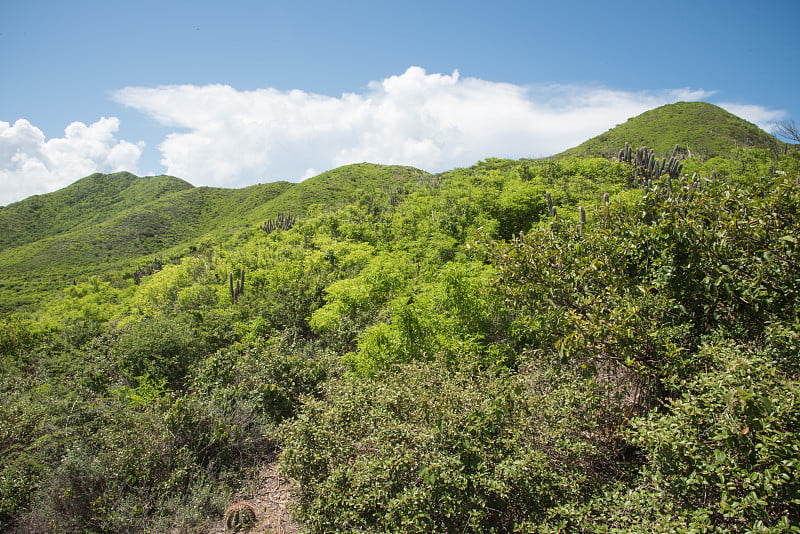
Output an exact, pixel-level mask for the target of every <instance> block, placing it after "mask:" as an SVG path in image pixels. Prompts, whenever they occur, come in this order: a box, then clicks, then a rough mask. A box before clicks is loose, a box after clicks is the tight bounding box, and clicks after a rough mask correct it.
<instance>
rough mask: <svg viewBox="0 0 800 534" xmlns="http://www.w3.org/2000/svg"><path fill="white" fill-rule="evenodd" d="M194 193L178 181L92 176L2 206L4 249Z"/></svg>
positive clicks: (1, 244) (0, 219) (0, 234)
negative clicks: (162, 199)
mask: <svg viewBox="0 0 800 534" xmlns="http://www.w3.org/2000/svg"><path fill="white" fill-rule="evenodd" d="M191 188H192V185H191V184H189V183H188V182H185V181H183V180H181V179H179V178H175V177H172V176H154V177H147V178H140V177H137V176H134V175H133V174H130V173H127V172H118V173H115V174H99V173H98V174H92V175H91V176H87V177H86V178H83V179H81V180H78V181H77V182H75V183H74V184H72V185H70V186H67V187H65V188H64V189H60V190H58V191H55V192H53V193H48V194H46V195H34V196H32V197H29V198H26V199H25V200H22V201H20V202H15V203H13V204H9V205H8V206H4V207H0V250H3V249H6V248H8V247H10V246H14V245H21V244H25V243H31V242H34V241H37V240H39V239H44V238H47V237H52V236H56V235H59V234H61V233H63V232H71V231H74V230H75V229H76V228H81V227H87V226H92V225H96V224H98V223H102V222H104V221H105V220H107V219H109V218H111V217H114V216H115V215H116V214H118V213H119V212H120V211H123V210H126V209H131V208H134V207H136V206H140V205H142V204H144V203H148V202H152V201H153V200H155V199H157V198H160V197H163V196H165V195H169V194H171V193H175V192H177V191H184V190H186V189H191Z"/></svg>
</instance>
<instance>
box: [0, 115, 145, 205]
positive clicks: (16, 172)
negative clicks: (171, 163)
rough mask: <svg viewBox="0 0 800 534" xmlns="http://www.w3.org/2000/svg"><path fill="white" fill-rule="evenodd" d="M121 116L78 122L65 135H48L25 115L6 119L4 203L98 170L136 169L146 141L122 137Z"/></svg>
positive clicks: (0, 194) (1, 177) (0, 169)
mask: <svg viewBox="0 0 800 534" xmlns="http://www.w3.org/2000/svg"><path fill="white" fill-rule="evenodd" d="M118 129H119V120H118V119H117V118H116V117H110V118H105V117H103V118H101V119H100V120H98V121H97V122H95V123H93V124H90V125H89V126H86V125H85V124H84V123H82V122H73V123H72V124H70V125H69V126H67V127H66V129H65V130H64V137H60V138H54V139H50V140H46V139H45V135H44V133H43V132H42V131H41V130H40V129H39V128H37V127H36V126H34V125H32V124H31V123H30V122H28V121H27V120H25V119H18V120H17V121H16V122H15V123H14V124H13V125H12V124H9V123H7V122H3V121H0V204H8V203H10V202H15V201H17V200H22V199H23V198H25V197H28V196H31V195H35V194H41V193H47V192H51V191H54V190H56V189H59V188H62V187H65V186H67V185H69V184H70V183H72V182H74V181H76V180H77V179H79V178H82V177H84V176H87V175H89V174H92V173H93V172H115V171H121V170H127V171H131V172H136V164H137V162H138V160H139V157H140V156H141V153H142V148H143V144H142V143H139V144H134V143H130V142H128V141H122V140H120V141H118V140H117V139H115V137H114V133H115V132H116V131H117V130H118Z"/></svg>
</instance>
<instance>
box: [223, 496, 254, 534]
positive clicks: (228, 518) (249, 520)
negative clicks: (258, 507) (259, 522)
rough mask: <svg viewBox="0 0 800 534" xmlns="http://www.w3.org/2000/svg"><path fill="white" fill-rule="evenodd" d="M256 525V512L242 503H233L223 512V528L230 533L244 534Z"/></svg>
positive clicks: (248, 505)
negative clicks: (239, 533) (242, 533)
mask: <svg viewBox="0 0 800 534" xmlns="http://www.w3.org/2000/svg"><path fill="white" fill-rule="evenodd" d="M255 524H256V511H255V509H254V508H253V507H252V505H250V504H249V503H246V502H244V501H241V502H237V503H234V504H232V505H230V506H228V508H227V509H226V510H225V526H226V527H227V528H228V530H229V531H231V532H245V531H247V530H250V529H251V528H252V527H253V525H255Z"/></svg>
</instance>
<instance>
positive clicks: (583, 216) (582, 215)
mask: <svg viewBox="0 0 800 534" xmlns="http://www.w3.org/2000/svg"><path fill="white" fill-rule="evenodd" d="M578 212H579V213H580V220H581V223H580V225H579V226H578V231H579V232H580V233H583V231H584V230H585V229H586V208H584V207H583V206H581V207H580V208H578Z"/></svg>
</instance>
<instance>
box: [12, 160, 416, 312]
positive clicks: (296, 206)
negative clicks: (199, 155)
mask: <svg viewBox="0 0 800 534" xmlns="http://www.w3.org/2000/svg"><path fill="white" fill-rule="evenodd" d="M422 174H424V173H422V171H418V170H417V169H412V168H409V167H398V166H384V165H368V164H361V165H349V166H346V167H342V168H340V169H336V170H333V171H329V172H327V173H323V174H321V175H320V176H317V177H314V178H311V179H309V180H306V181H304V182H302V183H300V184H290V183H287V182H274V183H269V184H258V185H253V186H250V187H245V188H242V189H223V188H211V187H193V186H191V185H190V184H188V183H187V182H184V181H183V180H180V179H178V178H173V177H169V176H158V177H147V178H139V177H136V176H134V175H132V174H129V173H116V174H112V175H102V174H95V175H92V176H89V177H86V178H84V179H82V180H79V181H78V182H76V183H74V184H72V185H71V186H69V187H66V188H64V189H62V190H60V191H57V192H55V193H50V194H46V195H39V196H35V197H31V198H28V199H26V200H24V201H22V202H18V203H15V204H11V205H9V206H6V207H4V208H2V209H0V230H1V231H0V239H2V241H0V269H1V270H2V273H3V274H2V276H0V310H5V311H8V310H12V309H15V308H17V307H19V306H21V305H28V306H30V305H33V304H34V303H35V302H36V300H37V299H38V298H39V296H40V295H42V294H43V293H46V292H48V291H49V290H55V289H58V288H60V287H63V286H64V285H66V284H69V283H72V282H73V281H76V280H78V279H81V278H82V279H86V278H87V277H88V276H90V275H109V274H114V275H116V276H117V277H128V278H130V277H132V273H133V272H134V271H135V270H136V269H137V267H138V266H139V265H140V264H143V263H148V262H150V261H152V259H153V257H154V256H159V257H160V258H162V261H169V259H170V258H178V257H180V256H181V255H183V254H185V253H187V252H188V250H190V249H192V248H196V247H197V243H198V242H202V241H203V238H204V236H209V237H208V239H210V240H213V239H214V236H217V235H222V234H231V233H234V234H235V233H236V232H239V231H242V230H243V229H245V228H247V227H248V226H252V225H256V226H257V225H259V224H261V223H262V222H264V220H265V219H269V218H271V217H275V216H276V215H277V214H278V213H283V212H287V211H288V212H292V213H295V214H304V213H306V211H307V210H309V209H322V208H325V207H328V208H330V207H333V206H337V205H340V204H342V203H346V202H350V201H352V200H353V198H355V196H356V195H357V193H358V191H359V190H360V189H363V188H383V189H386V190H387V191H395V192H396V190H397V188H398V187H402V185H403V184H404V183H405V182H406V181H408V180H409V179H410V178H411V177H412V176H416V175H422Z"/></svg>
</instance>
